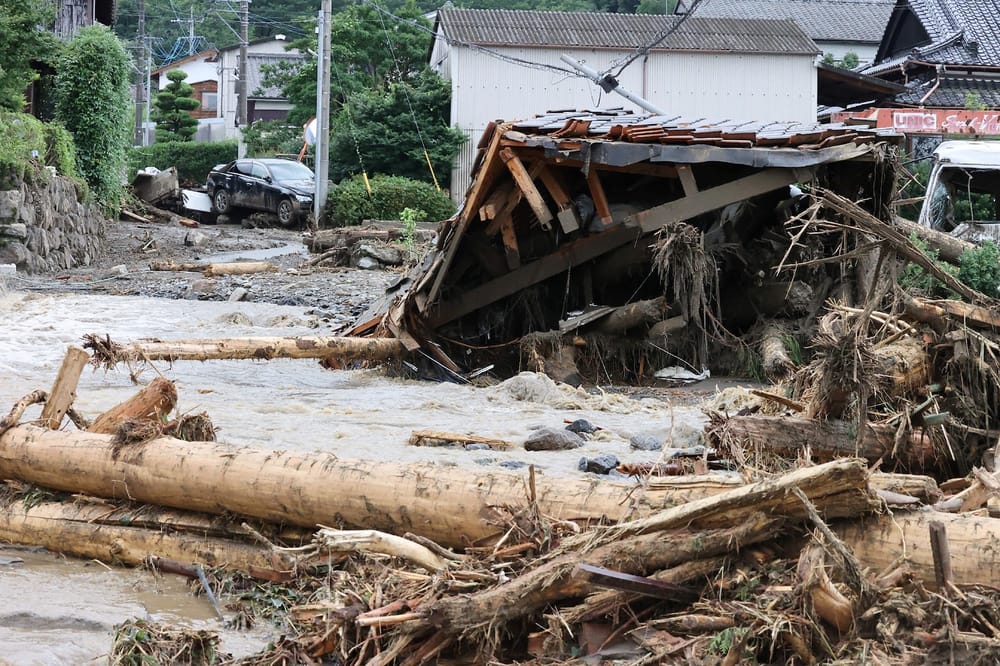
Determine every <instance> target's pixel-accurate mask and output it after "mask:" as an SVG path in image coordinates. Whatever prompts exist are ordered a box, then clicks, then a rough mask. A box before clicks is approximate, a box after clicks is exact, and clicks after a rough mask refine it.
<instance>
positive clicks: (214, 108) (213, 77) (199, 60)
mask: <svg viewBox="0 0 1000 666" xmlns="http://www.w3.org/2000/svg"><path fill="white" fill-rule="evenodd" d="M175 69H179V70H182V71H184V72H186V73H187V75H188V76H187V78H186V79H184V82H185V83H187V84H189V85H191V87H193V88H194V98H195V99H197V100H198V102H199V106H198V108H197V109H195V110H194V111H191V115H192V116H194V117H195V118H197V119H198V131H197V133H195V135H194V140H195V141H211V140H213V138H212V137H213V136H214V135H216V134H218V135H219V136H220V138H221V136H222V118H220V117H219V95H218V93H219V52H218V51H217V50H215V49H208V50H207V51H202V52H201V53H195V54H194V55H191V56H188V57H187V58H182V59H180V60H176V61H174V62H172V63H170V64H169V65H164V66H163V67H158V68H157V69H154V70H153V71H152V72H151V73H150V75H151V77H152V79H153V81H154V83H155V85H156V88H157V90H163V88H164V86H166V85H167V84H169V83H170V80H169V79H168V78H167V72H171V71H173V70H175ZM152 99H153V100H155V99H156V93H155V92H154V93H153V98H152ZM216 127H217V128H218V129H216ZM213 130H214V131H213Z"/></svg>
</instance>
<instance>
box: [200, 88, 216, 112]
mask: <svg viewBox="0 0 1000 666" xmlns="http://www.w3.org/2000/svg"><path fill="white" fill-rule="evenodd" d="M201 110H202V111H213V112H214V111H218V110H219V95H218V93H214V92H204V93H202V94H201Z"/></svg>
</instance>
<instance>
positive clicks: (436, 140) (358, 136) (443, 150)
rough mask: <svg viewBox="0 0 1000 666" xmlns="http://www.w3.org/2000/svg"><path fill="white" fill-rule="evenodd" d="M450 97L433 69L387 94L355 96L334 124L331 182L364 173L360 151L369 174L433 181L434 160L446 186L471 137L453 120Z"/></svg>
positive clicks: (349, 100)
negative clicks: (450, 110) (449, 174)
mask: <svg viewBox="0 0 1000 666" xmlns="http://www.w3.org/2000/svg"><path fill="white" fill-rule="evenodd" d="M450 98H451V87H450V85H449V84H448V82H447V81H445V80H443V79H442V78H441V77H440V76H438V75H437V74H435V73H434V72H430V71H425V72H422V73H421V74H420V75H419V76H418V77H417V79H416V80H415V81H413V82H412V83H394V84H392V85H390V86H389V89H388V90H386V91H384V92H382V91H377V90H376V91H369V92H365V93H358V94H356V95H352V96H351V97H350V98H349V99H348V101H347V103H346V104H345V105H344V107H343V108H342V109H341V111H340V113H338V114H337V116H336V118H335V119H334V121H333V123H332V125H331V128H332V132H331V137H330V178H331V179H333V180H340V179H342V178H346V177H348V176H350V175H353V174H356V173H359V172H360V171H361V164H360V162H359V159H358V155H359V153H360V158H361V160H363V161H364V167H365V169H366V170H367V171H368V172H369V173H383V174H391V175H395V176H405V177H407V178H414V179H417V180H424V181H430V180H431V174H430V171H429V169H428V167H427V159H428V156H429V158H430V162H431V164H433V165H434V173H435V175H436V176H437V180H438V182H439V183H440V182H442V180H444V179H445V178H446V177H447V175H448V173H449V172H450V171H451V164H452V161H454V159H455V156H456V155H458V152H459V150H461V147H462V144H463V143H464V142H465V135H463V134H462V132H460V131H459V130H457V129H454V128H452V127H450V124H449V122H448V112H449V109H450V107H451V102H450ZM421 139H422V141H421ZM425 149H426V151H427V156H425V154H424V150H425Z"/></svg>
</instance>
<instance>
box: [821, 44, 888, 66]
mask: <svg viewBox="0 0 1000 666" xmlns="http://www.w3.org/2000/svg"><path fill="white" fill-rule="evenodd" d="M816 46H817V47H819V48H820V50H822V51H823V55H826V54H827V53H832V54H833V57H834V59H836V60H841V59H843V57H844V54H846V53H852V52H853V53H856V54H857V56H858V60H859V61H860V64H862V65H870V64H871V63H872V62H874V61H875V55H876V54H877V53H878V44H858V43H856V42H854V43H852V42H819V41H818V42H816ZM820 57H821V58H822V57H823V56H820Z"/></svg>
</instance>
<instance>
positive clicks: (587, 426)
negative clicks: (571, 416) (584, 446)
mask: <svg viewBox="0 0 1000 666" xmlns="http://www.w3.org/2000/svg"><path fill="white" fill-rule="evenodd" d="M566 430H569V431H570V432H575V433H586V434H588V435H593V434H594V433H595V432H597V431H598V430H600V428H598V427H597V426H595V425H594V424H593V423H591V422H590V421H588V420H587V419H577V420H576V421H573V422H572V423H570V424H569V425H568V426H566Z"/></svg>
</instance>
